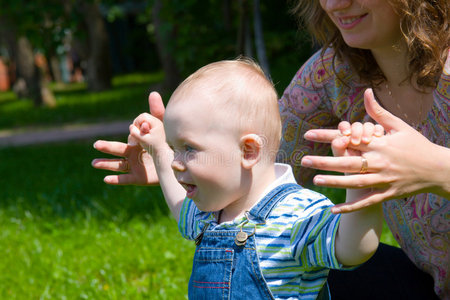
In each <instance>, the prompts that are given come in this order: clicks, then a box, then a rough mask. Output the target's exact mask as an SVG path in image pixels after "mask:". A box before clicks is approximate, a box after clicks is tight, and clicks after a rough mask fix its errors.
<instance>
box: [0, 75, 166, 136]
mask: <svg viewBox="0 0 450 300" xmlns="http://www.w3.org/2000/svg"><path fill="white" fill-rule="evenodd" d="M162 76H163V75H162V74H161V73H155V74H131V75H123V76H120V77H116V78H114V80H113V88H112V89H111V90H109V91H104V92H98V93H89V92H88V91H87V90H86V86H85V84H82V83H79V84H52V85H51V86H50V87H51V89H52V90H53V92H54V94H55V98H56V102H57V106H56V107H54V108H49V107H34V106H33V103H32V101H30V100H27V99H23V100H17V98H16V96H15V95H14V94H13V93H12V92H2V93H0V116H1V118H0V130H2V129H11V128H18V127H22V128H23V127H36V126H41V127H45V126H58V125H62V124H64V123H76V122H77V123H86V122H96V121H111V120H128V119H130V120H132V119H133V118H134V117H136V116H137V115H138V114H139V113H141V112H144V111H148V102H147V101H146V99H147V97H148V93H149V91H151V90H153V89H155V88H156V86H155V85H156V84H158V83H159V82H160V81H161V80H162V78H163V77H162Z"/></svg>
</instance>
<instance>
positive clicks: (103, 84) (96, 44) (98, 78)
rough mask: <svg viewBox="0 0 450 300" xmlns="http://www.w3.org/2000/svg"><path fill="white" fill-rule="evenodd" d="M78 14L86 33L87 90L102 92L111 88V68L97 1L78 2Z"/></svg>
mask: <svg viewBox="0 0 450 300" xmlns="http://www.w3.org/2000/svg"><path fill="white" fill-rule="evenodd" d="M77 9H78V11H79V13H80V14H81V15H82V16H83V18H82V19H83V22H84V26H85V28H86V31H87V35H88V36H87V49H88V52H87V54H88V59H87V70H86V73H87V74H86V75H87V76H86V80H87V85H88V89H89V90H91V91H95V92H98V91H102V90H106V89H110V88H111V79H112V67H111V59H110V54H109V41H108V39H109V37H108V32H107V31H106V27H105V23H104V20H103V17H102V15H101V13H100V9H99V3H98V1H92V2H91V1H87V0H86V1H79V3H78V5H77Z"/></svg>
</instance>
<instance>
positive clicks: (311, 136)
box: [304, 132, 317, 139]
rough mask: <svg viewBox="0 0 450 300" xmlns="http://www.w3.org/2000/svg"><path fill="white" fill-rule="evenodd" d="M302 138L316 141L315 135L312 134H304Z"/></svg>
mask: <svg viewBox="0 0 450 300" xmlns="http://www.w3.org/2000/svg"><path fill="white" fill-rule="evenodd" d="M304 137H305V139H316V138H317V134H315V133H313V132H306V133H305V135H304Z"/></svg>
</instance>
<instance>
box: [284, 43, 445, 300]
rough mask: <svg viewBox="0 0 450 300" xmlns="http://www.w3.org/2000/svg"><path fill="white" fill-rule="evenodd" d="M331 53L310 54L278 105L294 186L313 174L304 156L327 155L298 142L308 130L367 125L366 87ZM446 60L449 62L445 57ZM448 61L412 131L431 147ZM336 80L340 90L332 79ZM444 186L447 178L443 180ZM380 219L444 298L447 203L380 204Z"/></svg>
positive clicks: (441, 130) (438, 137) (440, 133)
mask: <svg viewBox="0 0 450 300" xmlns="http://www.w3.org/2000/svg"><path fill="white" fill-rule="evenodd" d="M333 54H334V53H333V50H331V49H327V50H326V52H325V54H324V56H323V57H322V56H321V55H320V51H319V52H317V53H316V54H314V55H313V56H312V57H311V58H310V59H309V60H308V61H307V62H306V63H305V64H304V65H303V66H302V68H301V69H300V70H299V71H298V72H297V74H296V75H295V77H294V78H293V80H292V81H291V83H290V84H289V86H288V87H287V89H286V90H285V92H284V94H283V96H282V97H281V99H280V100H279V106H280V113H281V120H282V123H283V135H282V143H281V149H280V153H279V154H280V155H279V160H280V161H282V162H285V163H288V164H290V165H291V166H292V167H293V170H294V174H295V176H296V178H297V180H298V181H299V183H300V184H302V183H305V182H308V181H310V180H311V179H312V175H313V172H314V171H313V170H311V169H306V168H302V167H301V165H300V160H301V158H302V157H303V156H304V155H306V154H311V155H327V154H328V153H329V150H330V146H329V144H323V143H314V142H309V141H306V140H305V139H304V138H303V135H304V133H305V132H306V131H307V130H309V129H314V128H336V127H337V125H338V124H339V122H340V121H344V120H346V121H349V122H356V121H363V122H364V121H368V120H370V117H369V116H368V115H367V114H366V111H365V108H364V101H363V94H364V91H365V89H366V88H368V86H367V85H365V84H363V83H361V82H360V81H359V78H358V76H357V75H356V74H355V73H354V72H353V71H352V70H351V69H350V66H349V65H348V64H346V63H343V62H339V61H337V60H336V61H335V71H334V70H333V66H332V61H333ZM449 60H450V57H449ZM449 62H450V61H447V64H446V68H445V70H444V72H443V73H442V75H441V78H440V81H439V83H438V86H437V88H436V90H435V91H434V93H433V97H434V103H433V106H432V109H431V110H430V111H429V113H428V118H427V119H426V120H425V121H423V122H422V123H420V124H417V125H415V128H416V130H418V131H419V132H421V133H422V134H423V135H424V136H425V137H427V138H428V139H429V140H430V141H432V142H433V143H435V144H438V145H442V146H445V147H447V148H448V147H449V144H450V142H449V141H450V129H449V118H450V117H449V111H448V108H449V102H450V63H449ZM336 74H339V77H340V78H341V79H343V81H344V82H345V83H346V84H343V83H342V81H340V80H339V79H338V77H337V76H336ZM449 180H450V178H449ZM383 210H384V215H385V218H386V221H387V224H388V225H389V227H390V229H391V231H392V233H393V235H394V237H395V238H396V239H397V241H398V243H399V244H400V246H401V247H402V249H403V250H404V251H405V253H406V254H407V255H408V256H409V258H410V259H411V260H412V261H413V262H414V263H415V264H416V265H417V266H418V267H419V268H420V269H422V270H423V271H425V272H427V273H429V274H431V275H432V276H433V278H434V282H435V292H436V293H437V295H438V296H440V297H441V298H443V299H444V298H446V297H450V203H449V199H445V198H443V197H440V196H437V195H435V194H418V195H415V196H411V197H408V198H407V199H397V200H390V201H386V202H384V203H383Z"/></svg>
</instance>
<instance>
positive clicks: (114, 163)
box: [92, 158, 130, 172]
mask: <svg viewBox="0 0 450 300" xmlns="http://www.w3.org/2000/svg"><path fill="white" fill-rule="evenodd" d="M92 166H93V167H94V168H96V169H101V170H108V171H113V172H127V171H128V170H129V168H130V166H129V165H128V161H127V160H126V159H107V158H96V159H94V160H93V161H92Z"/></svg>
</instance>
